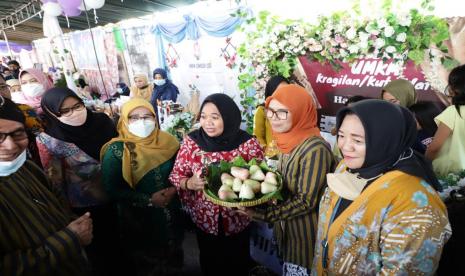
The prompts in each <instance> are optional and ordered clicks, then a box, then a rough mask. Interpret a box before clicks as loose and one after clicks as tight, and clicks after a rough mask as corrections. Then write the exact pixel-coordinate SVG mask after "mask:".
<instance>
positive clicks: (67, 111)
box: [58, 103, 86, 117]
mask: <svg viewBox="0 0 465 276" xmlns="http://www.w3.org/2000/svg"><path fill="white" fill-rule="evenodd" d="M85 107H86V106H85V105H84V104H83V103H77V104H75V105H73V106H72V107H69V108H62V109H60V114H58V115H59V117H61V116H63V117H69V116H71V115H72V114H73V111H81V110H83V109H84V108H85Z"/></svg>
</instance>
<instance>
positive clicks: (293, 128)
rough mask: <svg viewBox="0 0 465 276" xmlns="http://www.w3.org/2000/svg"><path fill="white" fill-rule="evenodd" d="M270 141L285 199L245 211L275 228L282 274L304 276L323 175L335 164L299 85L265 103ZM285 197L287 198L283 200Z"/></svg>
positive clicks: (312, 107)
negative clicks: (276, 151) (276, 152)
mask: <svg viewBox="0 0 465 276" xmlns="http://www.w3.org/2000/svg"><path fill="white" fill-rule="evenodd" d="M265 107H266V115H267V118H268V120H269V121H270V123H271V127H272V130H273V136H274V138H275V140H276V143H277V146H278V148H279V150H280V152H281V153H282V154H281V156H280V162H279V166H278V170H279V171H280V172H281V174H282V176H283V184H284V192H283V194H284V195H285V200H284V201H283V202H281V203H279V204H277V205H268V206H267V207H265V208H257V209H253V210H252V209H247V210H246V213H247V214H249V216H251V217H252V218H254V219H257V220H262V221H267V222H270V223H274V233H275V235H276V238H277V240H278V249H279V253H280V255H281V257H282V258H283V260H284V266H283V275H309V274H310V269H311V264H312V259H313V248H314V246H315V238H316V237H315V236H316V228H317V225H318V204H319V201H320V197H321V195H322V193H323V191H324V188H325V187H326V174H327V173H329V172H331V171H332V168H333V167H334V165H335V161H334V158H333V155H332V153H331V149H330V146H329V145H328V144H327V143H326V142H325V141H324V140H323V139H322V138H321V137H320V130H319V129H318V127H317V126H316V124H317V113H316V107H315V104H314V102H313V99H312V98H311V96H310V94H309V93H308V92H307V91H306V90H305V89H304V88H303V87H301V86H298V85H294V84H290V85H282V86H280V87H279V88H278V89H277V90H276V91H275V93H274V94H273V95H272V96H270V97H269V98H268V99H267V100H266V103H265ZM286 193H287V195H286Z"/></svg>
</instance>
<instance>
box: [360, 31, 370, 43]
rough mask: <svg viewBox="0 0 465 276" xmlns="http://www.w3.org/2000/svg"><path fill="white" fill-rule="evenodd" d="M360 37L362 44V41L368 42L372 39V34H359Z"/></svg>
mask: <svg viewBox="0 0 465 276" xmlns="http://www.w3.org/2000/svg"><path fill="white" fill-rule="evenodd" d="M358 37H359V38H360V42H362V41H365V42H366V41H368V38H369V37H370V34H368V33H365V32H359V33H358Z"/></svg>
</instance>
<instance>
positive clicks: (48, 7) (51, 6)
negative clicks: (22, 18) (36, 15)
mask: <svg viewBox="0 0 465 276" xmlns="http://www.w3.org/2000/svg"><path fill="white" fill-rule="evenodd" d="M42 10H43V11H44V13H45V14H46V15H49V16H59V15H60V14H61V12H62V9H61V7H60V5H59V4H58V3H54V2H47V3H45V4H43V5H42Z"/></svg>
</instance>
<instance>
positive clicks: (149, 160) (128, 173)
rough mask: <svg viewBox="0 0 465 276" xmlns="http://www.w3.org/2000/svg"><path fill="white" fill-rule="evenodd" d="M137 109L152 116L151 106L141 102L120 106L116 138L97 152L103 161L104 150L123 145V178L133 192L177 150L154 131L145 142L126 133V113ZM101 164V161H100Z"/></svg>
mask: <svg viewBox="0 0 465 276" xmlns="http://www.w3.org/2000/svg"><path fill="white" fill-rule="evenodd" d="M138 107H145V108H147V109H148V110H150V112H152V114H153V115H154V116H155V112H154V110H153V107H152V105H151V104H150V103H149V102H148V101H146V100H144V99H141V98H133V99H131V100H129V101H128V102H126V103H125V104H124V105H123V108H122V110H121V117H120V119H119V122H118V133H119V136H118V137H116V138H113V139H112V140H111V141H110V142H108V143H106V144H105V145H104V146H103V147H102V149H101V150H100V158H103V155H104V154H105V152H106V150H107V148H108V146H109V145H110V144H112V143H114V142H123V143H124V151H123V166H122V170H123V178H124V180H126V182H127V183H128V184H129V186H131V188H135V186H136V185H137V183H138V182H139V181H140V180H141V179H142V178H143V177H144V175H145V174H147V173H148V172H149V171H150V170H152V169H154V168H156V167H158V166H159V165H161V164H163V163H164V162H166V161H168V160H169V159H171V158H172V157H173V156H174V155H175V154H176V152H177V151H178V149H179V142H178V141H177V140H176V138H174V136H172V135H171V134H168V133H166V132H164V131H161V130H160V129H159V128H158V127H157V128H155V130H154V131H153V132H152V134H150V136H148V137H146V138H140V137H138V136H136V135H133V134H132V133H130V132H129V130H128V124H129V119H128V116H129V113H131V111H133V110H134V109H136V108H138ZM101 160H103V159H101Z"/></svg>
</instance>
